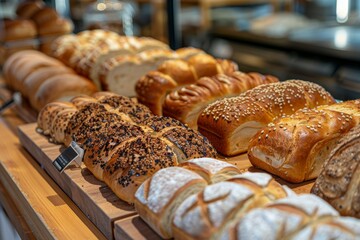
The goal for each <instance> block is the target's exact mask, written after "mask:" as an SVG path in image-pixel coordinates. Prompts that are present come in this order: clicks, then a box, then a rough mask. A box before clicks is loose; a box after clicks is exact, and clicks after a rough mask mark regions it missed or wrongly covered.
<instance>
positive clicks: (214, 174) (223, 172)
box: [179, 158, 241, 184]
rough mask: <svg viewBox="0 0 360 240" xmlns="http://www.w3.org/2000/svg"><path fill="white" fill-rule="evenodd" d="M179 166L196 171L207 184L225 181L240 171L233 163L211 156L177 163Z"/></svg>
mask: <svg viewBox="0 0 360 240" xmlns="http://www.w3.org/2000/svg"><path fill="white" fill-rule="evenodd" d="M179 167H182V168H185V169H188V170H190V171H193V172H196V173H197V174H199V175H200V176H201V177H202V178H204V179H205V180H206V182H208V183H209V184H214V183H217V182H221V181H225V180H226V179H229V178H231V177H233V176H234V175H238V174H240V173H241V171H240V169H239V168H237V167H236V166H234V165H233V164H230V163H227V162H224V161H221V160H217V159H213V158H195V159H191V160H188V161H186V162H183V163H181V164H179Z"/></svg>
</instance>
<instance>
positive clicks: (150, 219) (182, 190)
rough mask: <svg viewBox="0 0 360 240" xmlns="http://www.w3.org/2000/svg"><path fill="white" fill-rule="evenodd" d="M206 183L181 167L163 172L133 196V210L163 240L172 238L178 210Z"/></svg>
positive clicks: (149, 180) (198, 176) (143, 185)
mask: <svg viewBox="0 0 360 240" xmlns="http://www.w3.org/2000/svg"><path fill="white" fill-rule="evenodd" d="M206 185H207V182H206V181H205V180H204V179H203V178H202V177H201V176H200V175H198V174H196V173H194V172H192V171H190V170H187V169H185V168H180V167H169V168H164V169H161V170H159V171H158V172H156V173H155V174H154V175H153V176H152V177H150V178H148V179H147V180H146V181H145V182H144V183H143V184H141V186H140V187H139V189H138V190H137V191H136V194H135V209H136V211H137V212H138V213H139V215H140V217H141V218H142V219H143V220H144V221H145V222H146V223H147V224H148V225H150V226H151V228H152V229H153V230H155V231H156V232H157V233H158V234H159V235H160V236H161V237H162V238H164V239H168V238H172V237H173V235H172V230H171V223H172V220H173V217H174V214H175V211H176V209H177V207H178V206H179V205H180V204H181V203H182V202H183V201H184V200H185V199H186V198H187V197H189V196H190V195H192V194H195V193H198V192H199V191H201V190H202V189H203V188H204V187H205V186H206Z"/></svg>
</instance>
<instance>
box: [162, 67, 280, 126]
mask: <svg viewBox="0 0 360 240" xmlns="http://www.w3.org/2000/svg"><path fill="white" fill-rule="evenodd" d="M272 82H278V79H277V78H276V77H273V76H263V75H261V74H258V73H249V74H245V73H242V72H233V73H231V74H229V75H225V74H218V75H215V76H213V77H203V78H200V79H199V80H198V81H197V82H196V83H194V84H191V85H188V86H185V87H182V88H180V89H178V90H174V91H172V92H171V93H170V94H168V95H167V96H166V99H165V102H164V104H163V113H164V115H165V116H170V117H173V118H176V119H178V120H180V121H181V122H183V123H185V124H187V125H188V126H189V127H191V128H193V129H197V120H198V116H199V115H200V113H201V112H202V111H203V110H204V109H205V108H206V107H207V106H208V105H209V104H210V103H212V102H214V101H216V100H218V99H221V98H225V97H232V96H236V95H239V94H240V93H242V92H245V91H246V90H249V89H251V88H254V87H256V86H258V85H261V84H266V83H272Z"/></svg>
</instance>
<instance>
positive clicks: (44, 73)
mask: <svg viewBox="0 0 360 240" xmlns="http://www.w3.org/2000/svg"><path fill="white" fill-rule="evenodd" d="M64 73H74V72H73V70H72V69H71V68H68V67H65V66H48V67H43V68H40V69H37V70H36V71H33V72H32V73H30V74H29V75H28V76H27V77H26V78H25V79H24V81H23V82H22V85H21V86H20V92H21V93H22V94H23V96H25V97H30V96H33V95H35V94H36V92H37V90H38V89H39V87H40V86H41V85H42V84H43V83H44V82H45V81H46V80H47V79H49V78H50V77H52V76H54V75H59V74H64Z"/></svg>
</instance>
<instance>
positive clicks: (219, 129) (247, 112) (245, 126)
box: [198, 80, 335, 156]
mask: <svg viewBox="0 0 360 240" xmlns="http://www.w3.org/2000/svg"><path fill="white" fill-rule="evenodd" d="M334 102H335V100H334V99H333V97H332V96H331V95H330V94H329V93H328V92H327V91H326V90H325V89H323V88H322V87H321V86H319V85H317V84H315V83H310V82H305V81H301V80H288V81H285V82H280V83H270V84H264V85H260V86H258V87H256V88H253V89H250V90H248V91H246V92H245V93H243V94H241V95H240V96H238V97H233V98H226V99H222V100H218V101H216V102H214V103H212V104H210V105H209V106H208V107H207V108H206V109H205V110H204V111H203V112H202V114H201V115H200V117H199V119H198V128H199V131H200V132H201V133H202V134H203V135H204V136H206V137H207V138H208V139H209V140H210V142H211V143H212V144H213V145H214V146H216V149H217V150H218V151H219V152H220V153H222V154H224V155H226V156H232V155H236V154H239V153H242V152H246V151H247V148H248V144H249V140H250V139H251V137H252V136H254V135H255V134H256V132H257V131H259V130H260V129H261V128H263V127H265V126H266V125H267V124H268V123H270V122H272V121H273V120H275V119H276V118H280V117H283V116H286V115H290V114H292V113H294V112H295V111H296V110H298V109H302V108H314V107H316V106H317V105H323V104H332V103H334Z"/></svg>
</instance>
